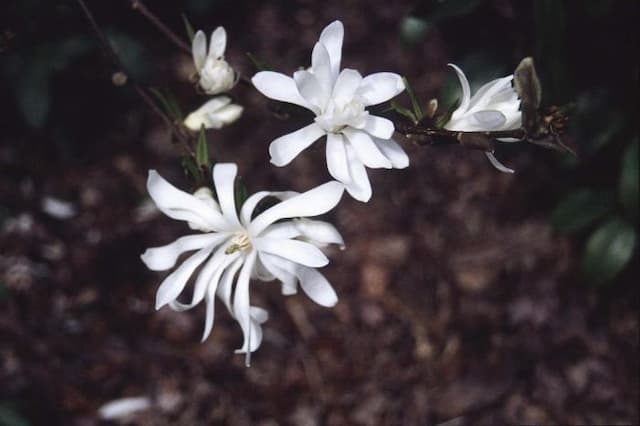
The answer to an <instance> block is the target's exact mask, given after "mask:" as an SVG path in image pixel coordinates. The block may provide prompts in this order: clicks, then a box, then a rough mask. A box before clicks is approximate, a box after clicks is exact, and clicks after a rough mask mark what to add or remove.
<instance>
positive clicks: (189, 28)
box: [182, 13, 196, 41]
mask: <svg viewBox="0 0 640 426" xmlns="http://www.w3.org/2000/svg"><path fill="white" fill-rule="evenodd" d="M182 22H184V30H185V32H186V33H187V36H188V37H189V41H193V37H194V36H195V34H196V32H195V31H194V30H193V26H192V25H191V22H189V18H187V15H185V14H184V13H183V14H182Z"/></svg>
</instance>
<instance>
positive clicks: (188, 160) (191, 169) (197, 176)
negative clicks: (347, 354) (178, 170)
mask: <svg viewBox="0 0 640 426" xmlns="http://www.w3.org/2000/svg"><path fill="white" fill-rule="evenodd" d="M180 163H181V164H182V168H183V169H184V172H185V174H186V175H187V176H191V178H192V179H193V181H194V182H201V181H202V180H203V179H202V171H201V169H200V168H198V165H197V164H196V161H195V159H194V158H193V157H192V156H190V155H185V156H183V157H182V160H181V162H180Z"/></svg>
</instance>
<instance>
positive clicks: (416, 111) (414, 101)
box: [402, 77, 424, 123]
mask: <svg viewBox="0 0 640 426" xmlns="http://www.w3.org/2000/svg"><path fill="white" fill-rule="evenodd" d="M402 81H403V82H404V87H405V89H406V90H407V94H408V95H409V98H410V99H411V106H412V107H413V115H414V116H415V117H416V120H417V121H416V123H419V122H420V121H421V120H422V119H423V118H424V113H423V112H422V108H421V107H420V101H419V100H418V97H417V96H416V92H414V91H413V88H412V87H411V84H409V80H407V77H402Z"/></svg>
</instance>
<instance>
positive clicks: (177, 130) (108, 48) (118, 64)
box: [76, 0, 195, 155]
mask: <svg viewBox="0 0 640 426" xmlns="http://www.w3.org/2000/svg"><path fill="white" fill-rule="evenodd" d="M76 1H77V3H78V5H79V6H80V8H81V9H82V11H83V13H84V14H85V16H86V18H87V20H88V21H89V23H90V24H91V28H92V29H93V31H94V33H95V34H96V37H97V38H98V40H99V41H100V44H101V45H102V48H103V50H104V51H105V52H106V53H107V55H108V56H109V57H110V59H111V61H112V62H113V65H114V66H115V68H116V69H117V70H118V71H119V72H121V73H122V74H124V75H125V76H126V80H128V81H130V84H131V86H132V87H133V89H134V91H135V92H136V93H137V95H138V96H139V97H140V98H141V99H142V100H143V102H144V103H145V104H146V105H147V106H148V107H149V108H150V109H151V110H152V111H153V112H154V113H155V114H156V115H157V116H158V117H159V118H160V119H161V120H162V121H164V123H165V124H166V125H167V126H168V127H169V128H170V129H171V130H172V132H173V133H174V134H175V135H176V137H177V138H178V140H179V141H180V142H181V143H182V145H183V147H184V149H185V151H186V152H187V153H188V154H190V155H195V153H194V151H193V148H192V147H191V144H190V143H189V140H190V138H189V136H187V135H186V134H185V133H184V130H183V129H182V128H181V127H180V126H178V125H177V124H176V123H174V122H173V120H171V118H170V117H169V116H167V115H166V114H165V113H164V112H163V111H162V110H161V109H160V108H159V107H158V105H156V103H155V102H153V99H151V97H150V96H149V94H148V93H147V92H146V91H145V90H144V89H143V88H142V87H141V86H140V85H139V84H138V83H136V82H135V81H133V80H131V78H130V77H128V73H127V69H126V67H125V66H124V64H123V63H122V60H121V59H120V57H119V56H118V54H117V53H116V51H115V50H114V49H113V46H112V45H111V43H110V42H109V40H108V39H107V37H106V36H105V34H104V33H103V32H102V30H101V29H100V26H99V25H98V23H97V22H96V20H95V18H94V17H93V14H92V13H91V11H90V10H89V8H88V7H87V5H86V3H85V2H84V0H76Z"/></svg>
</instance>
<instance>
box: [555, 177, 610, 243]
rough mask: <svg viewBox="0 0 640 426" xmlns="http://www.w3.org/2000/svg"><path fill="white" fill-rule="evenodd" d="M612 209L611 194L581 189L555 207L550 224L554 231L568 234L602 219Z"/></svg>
mask: <svg viewBox="0 0 640 426" xmlns="http://www.w3.org/2000/svg"><path fill="white" fill-rule="evenodd" d="M613 207H614V199H613V194H611V193H610V192H608V191H594V190H591V189H588V188H582V189H578V190H575V191H573V192H571V193H570V194H569V195H567V196H566V197H565V198H564V199H563V200H561V201H560V203H559V204H558V205H557V206H556V208H555V210H554V211H553V213H552V215H551V223H552V224H553V227H554V228H555V229H556V231H559V232H562V233H566V234H570V233H573V232H577V231H580V230H582V229H584V228H586V227H587V226H589V225H591V224H593V223H594V222H595V221H596V220H598V219H600V218H602V217H603V216H604V215H605V214H606V213H608V212H610V211H611V210H612V209H613Z"/></svg>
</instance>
